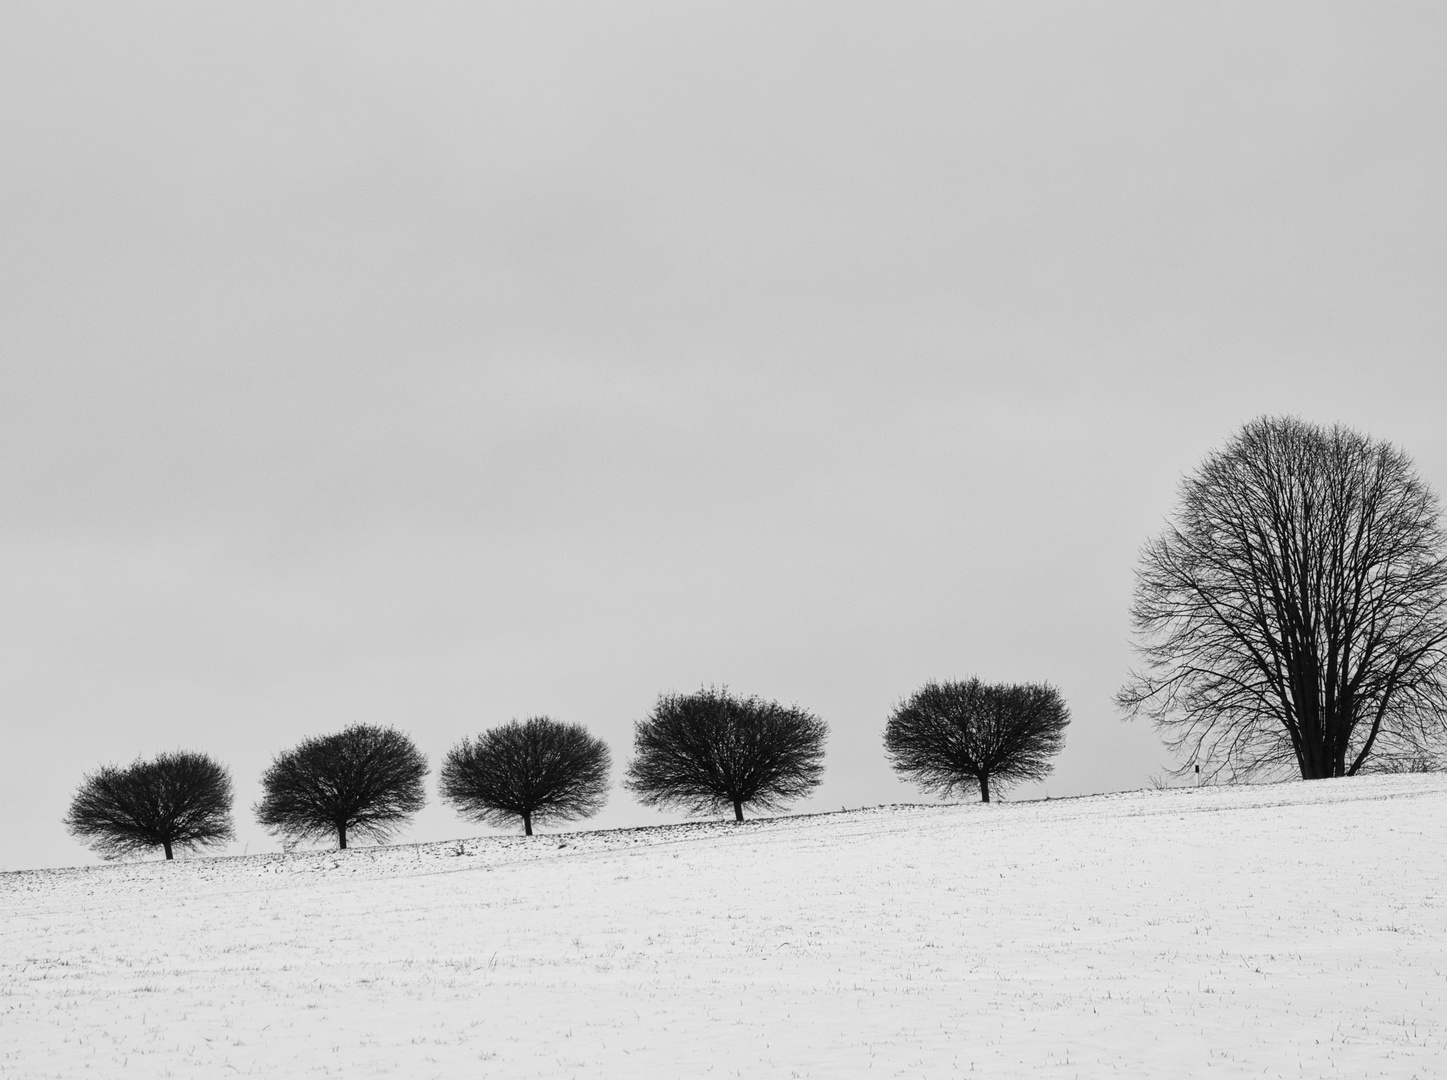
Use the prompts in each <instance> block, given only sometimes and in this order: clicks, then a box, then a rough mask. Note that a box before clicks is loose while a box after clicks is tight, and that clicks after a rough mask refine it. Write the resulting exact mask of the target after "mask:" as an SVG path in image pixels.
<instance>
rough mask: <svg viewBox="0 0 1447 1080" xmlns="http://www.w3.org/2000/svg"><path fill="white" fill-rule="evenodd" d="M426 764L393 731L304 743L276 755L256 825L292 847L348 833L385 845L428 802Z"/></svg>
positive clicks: (357, 728)
mask: <svg viewBox="0 0 1447 1080" xmlns="http://www.w3.org/2000/svg"><path fill="white" fill-rule="evenodd" d="M426 775H427V759H426V758H425V757H423V756H422V754H421V753H419V752H418V750H417V747H416V746H414V745H413V744H412V740H411V739H409V738H408V737H407V736H406V735H403V734H402V733H401V732H399V731H396V730H395V729H393V728H383V727H375V726H373V725H370V724H357V725H354V726H352V727H349V728H347V729H346V730H345V731H342V732H338V733H337V734H336V735H324V736H320V737H317V738H311V739H306V740H303V741H302V743H301V744H300V745H299V746H297V747H296V748H295V749H292V750H288V751H286V752H285V753H283V754H278V755H277V757H276V760H275V761H273V762H272V763H271V767H270V768H268V769H267V770H266V772H265V773H264V774H263V775H262V777H261V788H262V797H261V801H260V802H258V803H257V804H256V820H257V821H259V822H261V824H262V825H265V826H266V828H267V829H268V830H269V831H270V832H272V833H273V834H277V833H279V834H282V835H284V836H289V837H291V838H293V839H296V840H320V839H324V838H326V837H328V836H335V837H336V838H337V843H338V845H339V846H340V847H341V848H343V849H345V848H346V846H347V834H348V832H349V831H350V832H353V833H361V834H362V835H365V836H370V837H372V838H373V839H375V840H385V839H386V838H387V837H389V836H391V835H392V833H394V832H395V831H396V830H397V829H398V828H400V827H401V826H402V825H403V824H405V823H406V821H407V819H408V818H410V817H411V816H412V815H413V814H415V813H416V812H417V811H418V810H421V809H422V807H423V806H424V805H426V802H427V795H426V793H425V792H424V791H423V789H422V778H423V777H424V776H426Z"/></svg>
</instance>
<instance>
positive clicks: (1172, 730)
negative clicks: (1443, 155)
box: [67, 417, 1447, 856]
mask: <svg viewBox="0 0 1447 1080" xmlns="http://www.w3.org/2000/svg"><path fill="white" fill-rule="evenodd" d="M1132 616H1133V619H1134V626H1135V631H1136V635H1137V642H1136V644H1137V647H1138V649H1139V651H1140V652H1141V654H1142V656H1143V657H1144V661H1145V663H1144V665H1143V668H1142V670H1140V671H1138V672H1136V673H1134V674H1133V675H1132V676H1131V678H1130V681H1129V682H1128V683H1127V684H1126V686H1125V687H1124V688H1122V690H1121V691H1120V693H1119V694H1118V695H1117V702H1118V704H1119V705H1120V706H1121V708H1122V709H1123V710H1124V711H1125V712H1126V713H1127V715H1130V716H1146V717H1149V718H1150V719H1152V720H1153V721H1154V722H1155V723H1156V724H1157V726H1158V728H1159V729H1160V731H1161V732H1162V734H1163V735H1164V737H1165V739H1166V742H1167V744H1168V745H1170V746H1171V747H1172V748H1173V749H1174V750H1176V751H1177V752H1178V754H1179V755H1180V757H1181V759H1182V764H1181V771H1182V772H1189V771H1192V770H1194V771H1195V772H1198V773H1199V772H1202V771H1203V767H1204V772H1205V775H1207V776H1208V777H1213V776H1221V775H1223V774H1224V776H1225V777H1226V778H1228V779H1231V778H1241V777H1251V776H1255V775H1259V774H1261V773H1268V774H1269V773H1272V772H1275V771H1279V770H1284V769H1293V770H1294V771H1296V772H1298V773H1299V774H1300V776H1301V777H1302V778H1304V779H1313V778H1318V777H1332V776H1350V775H1353V774H1355V773H1357V772H1360V771H1361V770H1363V769H1364V768H1370V767H1377V768H1387V769H1391V768H1394V767H1400V766H1401V764H1402V763H1404V762H1406V763H1416V762H1420V761H1424V760H1433V759H1434V758H1435V757H1436V755H1437V754H1438V753H1440V750H1441V746H1442V743H1443V737H1444V734H1447V535H1444V532H1443V528H1442V524H1441V513H1440V506H1439V503H1438V501H1437V498H1436V495H1435V494H1434V493H1433V492H1432V491H1431V490H1430V489H1429V488H1428V487H1427V485H1426V484H1425V483H1423V481H1422V480H1421V478H1420V477H1419V476H1418V475H1417V474H1416V471H1415V470H1414V468H1413V466H1412V463H1411V461H1410V460H1409V459H1408V458H1407V456H1406V455H1405V454H1404V453H1402V452H1401V451H1400V450H1398V449H1397V448H1396V447H1394V446H1392V445H1390V444H1389V443H1385V442H1381V441H1377V440H1373V439H1370V438H1368V437H1366V436H1364V435H1361V434H1358V433H1357V432H1354V431H1351V430H1349V429H1347V428H1344V427H1341V426H1336V427H1331V428H1323V427H1319V426H1317V425H1314V424H1309V423H1306V422H1304V421H1301V420H1298V419H1295V418H1292V417H1278V418H1272V417H1263V418H1260V419H1258V420H1255V421H1252V422H1251V423H1249V424H1247V425H1246V426H1245V427H1244V428H1243V429H1242V430H1241V431H1240V432H1239V433H1238V434H1237V435H1236V436H1235V437H1234V438H1233V439H1232V440H1231V441H1230V442H1229V443H1228V444H1227V445H1226V447H1225V448H1224V449H1223V450H1221V451H1219V452H1217V453H1214V454H1212V455H1210V456H1209V457H1208V458H1207V459H1206V461H1205V462H1204V464H1203V465H1202V467H1201V468H1200V469H1199V470H1198V471H1197V473H1196V474H1194V475H1192V476H1189V477H1187V478H1186V479H1185V480H1184V481H1183V482H1182V485H1181V497H1180V504H1179V506H1178V508H1177V512H1176V514H1175V516H1174V519H1173V520H1172V522H1171V523H1170V525H1169V526H1168V528H1167V529H1166V531H1165V532H1164V533H1163V534H1162V535H1161V536H1160V537H1158V538H1157V539H1156V540H1154V541H1152V542H1151V543H1150V544H1149V545H1148V546H1147V547H1146V549H1145V550H1144V552H1143V553H1142V555H1141V560H1140V565H1139V569H1138V573H1137V579H1136V591H1135V599H1134V603H1133V606H1132ZM1067 722H1068V715H1067V713H1066V711H1065V707H1064V705H1063V703H1062V702H1061V701H1060V697H1059V694H1058V693H1057V692H1056V691H1055V690H1054V689H1053V688H1051V687H1048V686H987V685H985V684H982V683H980V682H979V681H978V680H971V681H970V682H965V683H938V684H936V683H931V684H928V685H926V686H925V687H923V688H922V689H921V690H919V691H918V692H917V693H915V694H914V695H913V696H911V697H910V698H909V699H907V700H906V701H904V702H901V703H900V705H899V707H898V708H897V709H896V710H895V712H894V714H893V715H892V716H891V717H890V719H889V722H888V724H887V726H886V730H885V746H886V749H887V750H888V752H889V755H890V757H891V759H892V761H893V763H894V766H895V768H896V769H897V770H899V772H900V773H901V774H902V775H904V776H906V777H909V778H911V779H913V780H915V781H917V782H918V783H920V784H921V785H922V786H923V787H924V788H925V789H926V790H934V791H938V792H940V793H941V794H943V795H950V794H954V793H955V792H956V791H958V790H960V789H961V788H967V787H972V786H975V785H978V787H979V790H980V795H981V798H982V799H984V800H985V801H988V800H989V797H990V788H991V783H992V782H993V783H996V784H998V783H1000V782H1002V781H1013V780H1024V779H1038V778H1040V777H1043V776H1044V775H1045V773H1046V772H1047V771H1048V770H1049V767H1050V764H1049V763H1050V759H1051V757H1052V756H1053V755H1054V754H1055V753H1056V752H1057V751H1058V750H1059V749H1060V745H1061V742H1062V739H1063V732H1064V728H1065V725H1066V723H1067ZM825 735H826V729H825V726H824V724H823V722H822V721H820V720H818V719H817V718H816V717H813V716H811V715H810V714H808V713H807V712H804V711H803V710H800V709H798V708H784V707H783V706H779V705H776V704H773V703H769V702H762V701H759V700H758V699H756V698H748V699H738V698H734V697H731V696H730V695H728V694H727V693H725V692H724V691H719V690H705V691H702V692H700V693H698V694H692V695H686V696H678V695H674V696H665V697H663V698H661V699H660V700H659V703H658V705H657V707H655V709H654V711H653V713H652V715H651V716H650V717H649V719H648V720H646V721H643V722H640V724H639V725H638V729H637V731H636V733H635V751H636V753H635V757H634V760H633V761H632V762H631V763H630V765H629V766H628V770H627V774H628V775H627V779H626V781H625V786H626V787H629V788H630V789H632V790H633V791H634V792H636V793H637V794H638V795H639V797H640V798H641V799H642V801H643V802H645V803H648V804H664V803H668V804H677V805H682V806H685V807H688V808H690V809H694V810H707V809H727V808H728V807H732V808H733V811H734V816H735V819H736V820H742V819H743V808H744V806H746V805H758V806H764V807H772V808H777V807H780V806H783V805H785V804H787V803H788V802H790V801H791V800H793V799H796V798H798V797H800V796H802V795H805V794H807V793H808V792H809V791H811V790H812V789H813V788H814V787H815V786H816V785H817V784H818V783H819V778H820V776H821V774H822V768H823V766H822V759H823V743H824V738H825ZM608 769H609V761H608V756H607V748H606V747H604V746H603V745H602V743H600V742H598V741H597V740H595V739H592V738H591V737H590V736H589V735H588V734H587V733H586V732H585V731H584V730H583V729H582V728H578V727H576V726H568V725H559V724H556V723H555V722H554V721H551V720H547V719H544V718H539V719H535V720H529V721H527V722H525V723H516V722H515V723H513V724H509V725H504V726H503V727H502V728H497V729H494V730H493V731H490V732H487V733H485V734H483V735H482V736H479V737H478V738H477V739H475V740H470V741H465V742H464V743H462V744H460V745H459V746H458V747H456V748H454V749H453V751H452V752H451V753H449V754H448V756H447V759H446V761H445V762H444V764H443V767H442V776H441V780H442V783H441V792H442V796H443V798H444V799H445V800H447V801H448V802H450V803H452V804H453V805H455V806H456V807H457V808H458V809H459V811H461V812H462V813H463V814H465V815H466V816H469V817H472V818H474V819H477V820H482V821H492V822H499V821H502V820H507V819H509V818H511V817H513V816H517V817H521V819H522V821H523V826H524V829H525V831H529V832H530V831H531V828H532V824H533V821H534V819H541V818H547V817H554V818H562V819H568V818H577V817H583V816H587V815H588V814H591V813H593V812H595V811H596V810H597V809H598V807H599V806H601V804H602V800H603V797H604V793H605V790H606V785H607V775H608ZM426 771H427V766H426V762H425V760H424V759H423V758H422V756H421V755H420V754H418V753H417V752H416V749H415V747H412V745H411V743H410V741H409V740H407V739H406V738H405V737H404V736H402V735H400V734H398V733H396V732H394V731H387V730H384V729H377V728H351V729H348V730H347V731H346V732H343V733H341V734H340V735H335V736H328V737H327V738H324V739H313V740H308V741H307V742H305V743H303V744H302V745H301V746H300V747H297V748H296V749H295V750H293V751H289V752H288V753H287V754H283V755H281V756H280V757H279V758H277V760H276V762H275V763H274V764H273V765H272V767H271V769H269V770H268V771H267V774H266V776H265V777H264V779H263V787H264V789H265V795H264V797H263V799H262V800H261V802H260V803H259V804H258V805H257V814H258V817H259V818H260V819H261V820H262V821H263V822H264V823H265V824H266V825H267V826H268V827H269V828H272V829H273V830H275V831H278V832H280V833H282V834H285V835H290V836H295V837H298V838H300V837H317V836H322V835H330V834H332V833H333V832H334V833H335V835H336V836H337V838H338V842H339V843H340V844H341V845H342V846H345V845H346V834H347V830H348V829H352V830H354V831H355V830H360V831H363V832H368V833H371V834H372V835H377V836H381V835H385V834H386V833H388V832H389V831H390V829H391V828H393V827H394V826H395V824H396V823H397V822H399V821H401V820H404V819H405V817H406V816H407V815H409V814H411V813H413V812H415V810H416V809H418V808H419V807H420V806H421V805H422V801H423V793H422V787H421V784H422V777H423V776H424V775H425V774H426ZM230 802H231V788H230V779H229V777H228V776H227V774H226V772H225V770H224V769H222V768H221V767H220V766H218V765H216V764H215V763H214V762H212V761H210V759H208V758H205V757H204V756H203V755H199V754H171V755H162V756H161V757H159V758H157V759H155V760H154V761H151V762H138V763H137V764H135V765H133V766H131V767H130V768H129V769H118V768H107V769H102V770H100V771H99V772H97V773H95V774H93V775H92V776H89V777H87V778H86V780H85V782H84V783H83V784H82V786H81V790H80V792H79V793H78V794H77V795H76V798H75V802H74V804H73V806H72V808H71V813H70V816H69V817H68V818H67V822H68V823H69V824H70V826H71V828H72V830H73V831H74V832H75V833H76V834H77V835H79V836H83V837H86V838H90V839H94V840H95V842H96V846H97V847H98V848H100V849H101V851H102V852H103V853H106V854H124V853H126V852H129V851H133V850H137V849H145V848H154V847H163V848H164V849H165V851H166V854H167V855H168V856H169V855H170V854H171V852H172V848H173V847H174V846H175V845H177V844H181V845H183V846H184V845H198V844H203V843H210V842H216V841H219V840H222V839H226V838H228V837H229V836H230V816H229V814H230V810H229V807H230Z"/></svg>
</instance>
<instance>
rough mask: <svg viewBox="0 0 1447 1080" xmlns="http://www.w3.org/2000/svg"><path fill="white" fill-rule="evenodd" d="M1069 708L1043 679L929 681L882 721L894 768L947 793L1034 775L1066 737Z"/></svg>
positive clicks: (1044, 770)
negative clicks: (1013, 682)
mask: <svg viewBox="0 0 1447 1080" xmlns="http://www.w3.org/2000/svg"><path fill="white" fill-rule="evenodd" d="M1069 723H1070V713H1069V711H1068V710H1067V709H1066V707H1065V702H1064V701H1063V700H1061V697H1060V692H1059V691H1058V690H1056V689H1055V688H1054V687H1052V686H1048V685H1045V684H1043V683H1026V684H1023V685H1017V686H1009V685H1004V684H1000V685H987V684H985V683H982V682H981V681H980V680H979V679H970V680H969V681H968V682H944V683H937V682H928V683H925V684H924V686H922V687H921V688H920V689H918V690H916V691H915V692H914V693H913V694H912V695H910V696H909V697H908V698H906V699H905V700H904V701H902V702H900V704H899V705H898V706H896V708H895V710H894V713H893V714H892V715H891V716H890V718H889V722H888V723H887V724H886V725H885V729H884V747H885V750H886V751H887V752H888V753H889V757H890V759H891V762H892V764H893V765H894V768H895V771H896V772H898V773H900V774H901V775H903V776H906V777H908V778H910V779H911V780H913V781H915V782H916V783H917V784H919V785H920V786H921V787H922V788H924V789H925V790H926V791H938V792H939V793H940V794H941V795H943V796H946V797H948V796H951V795H953V794H954V793H955V792H956V791H957V790H960V789H963V788H967V787H971V786H973V785H975V784H978V785H979V788H980V801H981V802H989V801H990V783H991V781H994V782H995V783H996V784H997V785H1003V784H1006V783H1015V782H1018V781H1022V780H1041V779H1043V778H1044V777H1045V776H1047V775H1049V773H1050V770H1051V768H1052V765H1051V760H1050V759H1051V758H1053V757H1054V756H1055V755H1056V754H1058V753H1059V752H1060V749H1061V747H1062V746H1063V745H1064V744H1065V726H1066V725H1067V724H1069Z"/></svg>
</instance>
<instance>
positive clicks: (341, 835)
mask: <svg viewBox="0 0 1447 1080" xmlns="http://www.w3.org/2000/svg"><path fill="white" fill-rule="evenodd" d="M337 843H338V844H339V845H341V848H340V850H342V851H346V850H347V827H346V826H345V825H338V826H337Z"/></svg>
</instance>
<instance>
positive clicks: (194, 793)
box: [65, 750, 234, 859]
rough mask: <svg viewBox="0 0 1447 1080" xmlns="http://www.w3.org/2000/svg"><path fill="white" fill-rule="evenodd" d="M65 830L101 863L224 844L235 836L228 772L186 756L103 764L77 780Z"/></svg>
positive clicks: (186, 753) (206, 759) (189, 754)
mask: <svg viewBox="0 0 1447 1080" xmlns="http://www.w3.org/2000/svg"><path fill="white" fill-rule="evenodd" d="M65 825H66V827H67V828H68V829H69V830H70V832H71V834H72V835H74V836H77V837H80V838H82V839H84V840H87V841H89V842H90V845H91V847H92V848H93V849H94V850H95V851H96V852H98V853H99V854H100V855H101V857H103V858H106V859H118V858H123V857H125V856H127V855H136V854H141V853H144V852H146V851H151V850H154V849H156V848H161V849H162V851H164V853H165V856H166V858H168V859H170V858H172V857H173V854H174V852H175V850H176V849H177V848H181V849H193V850H194V849H196V848H201V847H208V846H212V845H217V844H223V843H225V842H226V841H228V840H231V839H233V836H234V834H233V831H232V823H231V774H230V773H229V772H227V770H226V768H225V767H224V766H222V765H219V764H217V763H216V762H215V761H213V760H212V759H211V758H209V757H207V756H206V755H205V754H198V753H193V752H191V751H187V750H178V751H176V752H174V753H163V754H158V755H157V756H156V757H155V758H154V759H152V760H151V761H139V760H138V761H136V762H135V763H134V764H133V765H129V766H126V767H125V768H121V767H118V766H115V765H106V766H102V767H101V768H100V769H97V770H96V771H95V772H93V773H91V774H89V775H88V776H86V777H85V778H84V779H83V780H82V781H81V784H80V788H79V790H77V791H76V793H75V798H74V799H73V800H72V801H71V804H70V812H69V813H68V814H67V815H66V817H65Z"/></svg>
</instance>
